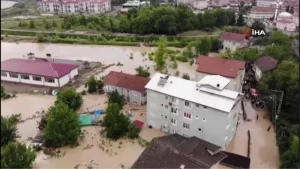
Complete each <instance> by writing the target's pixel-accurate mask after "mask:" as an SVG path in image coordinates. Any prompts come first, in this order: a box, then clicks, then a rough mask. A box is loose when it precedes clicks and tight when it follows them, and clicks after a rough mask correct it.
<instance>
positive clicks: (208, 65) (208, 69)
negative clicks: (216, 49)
mask: <svg viewBox="0 0 300 169" xmlns="http://www.w3.org/2000/svg"><path fill="white" fill-rule="evenodd" d="M196 64H198V68H197V72H202V73H207V74H213V75H220V76H225V77H230V78H236V77H237V75H238V71H239V70H243V69H245V62H243V61H238V60H230V59H223V58H219V57H209V56H199V57H198V58H197V61H196Z"/></svg>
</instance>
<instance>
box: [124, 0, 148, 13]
mask: <svg viewBox="0 0 300 169" xmlns="http://www.w3.org/2000/svg"><path fill="white" fill-rule="evenodd" d="M147 5H150V1H142V2H141V1H127V2H126V3H124V4H123V5H122V9H120V13H122V14H125V13H127V12H128V11H129V10H130V9H132V8H137V9H140V8H143V7H145V6H147Z"/></svg>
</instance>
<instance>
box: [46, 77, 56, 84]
mask: <svg viewBox="0 0 300 169" xmlns="http://www.w3.org/2000/svg"><path fill="white" fill-rule="evenodd" d="M45 81H46V82H47V83H54V79H53V78H45Z"/></svg>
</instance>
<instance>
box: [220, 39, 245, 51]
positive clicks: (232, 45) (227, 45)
mask: <svg viewBox="0 0 300 169" xmlns="http://www.w3.org/2000/svg"><path fill="white" fill-rule="evenodd" d="M245 45H246V43H245V42H233V41H223V49H222V50H221V52H225V51H226V49H227V48H229V49H230V50H231V52H234V51H235V50H236V49H238V48H241V47H243V46H245Z"/></svg>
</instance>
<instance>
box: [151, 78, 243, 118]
mask: <svg viewBox="0 0 300 169" xmlns="http://www.w3.org/2000/svg"><path fill="white" fill-rule="evenodd" d="M165 76H166V75H164V74H161V73H156V74H155V75H154V76H153V77H152V79H151V80H150V82H149V83H148V84H147V85H146V88H147V89H150V90H153V91H156V92H159V93H163V94H166V95H170V96H173V97H177V98H181V99H183V100H187V101H190V102H194V103H198V104H200V105H204V106H207V107H210V108H214V109H217V110H220V111H224V112H230V111H231V109H232V107H233V105H234V103H235V101H236V98H237V96H238V95H239V93H238V92H234V91H230V90H226V89H223V90H222V91H218V90H215V91H214V92H212V91H210V90H209V89H208V88H205V87H202V88H200V89H201V90H199V89H198V90H197V86H196V84H197V82H195V81H190V80H185V79H182V78H178V77H174V76H169V78H168V80H167V83H166V84H165V85H164V87H161V86H159V85H158V82H159V80H160V79H161V77H165ZM233 94H235V96H236V97H235V98H233V97H234V95H233Z"/></svg>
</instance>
